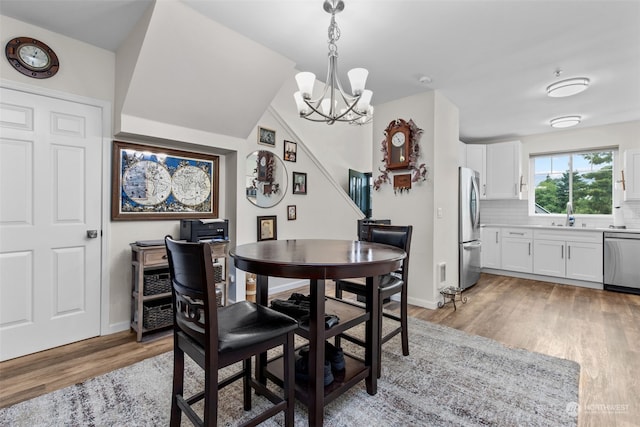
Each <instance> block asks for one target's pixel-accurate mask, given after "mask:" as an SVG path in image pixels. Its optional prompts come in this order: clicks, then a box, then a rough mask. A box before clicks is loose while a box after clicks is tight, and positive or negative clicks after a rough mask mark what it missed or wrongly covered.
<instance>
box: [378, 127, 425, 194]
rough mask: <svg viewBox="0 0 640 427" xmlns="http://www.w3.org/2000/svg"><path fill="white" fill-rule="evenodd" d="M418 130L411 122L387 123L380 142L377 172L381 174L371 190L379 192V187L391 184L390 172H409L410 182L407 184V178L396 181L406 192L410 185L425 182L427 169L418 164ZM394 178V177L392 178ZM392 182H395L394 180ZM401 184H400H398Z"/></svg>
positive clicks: (419, 130) (420, 132) (420, 130)
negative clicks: (380, 162) (380, 159)
mask: <svg viewBox="0 0 640 427" xmlns="http://www.w3.org/2000/svg"><path fill="white" fill-rule="evenodd" d="M422 132H423V131H422V129H420V128H419V127H418V126H416V124H415V123H414V122H413V120H411V119H409V121H406V120H404V119H395V120H392V121H391V122H390V123H389V126H387V128H386V129H385V131H384V140H382V144H381V145H382V148H381V150H380V151H382V163H383V167H381V168H379V169H378V170H379V171H380V172H381V175H379V176H378V177H377V178H376V179H375V180H374V181H373V188H374V189H375V190H379V189H380V186H381V185H382V184H383V183H385V182H387V183H391V176H390V175H389V174H391V173H392V171H397V170H408V171H409V172H410V180H409V182H408V183H407V178H408V177H407V176H402V178H399V179H398V180H397V183H398V187H396V186H394V188H402V189H406V190H408V189H409V188H411V183H414V182H416V183H417V182H420V181H425V180H426V179H427V167H426V165H425V164H424V163H418V157H420V145H419V144H418V142H419V141H420V137H421V136H422ZM394 178H395V177H394ZM394 181H396V180H395V179H394ZM400 182H402V183H400Z"/></svg>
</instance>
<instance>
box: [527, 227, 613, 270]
mask: <svg viewBox="0 0 640 427" xmlns="http://www.w3.org/2000/svg"><path fill="white" fill-rule="evenodd" d="M533 264H534V266H533V272H534V273H535V274H542V275H545V276H553V277H566V278H568V279H576V280H584V281H587V282H602V233H600V232H583V231H565V230H559V231H554V230H536V231H535V232H534V263H533Z"/></svg>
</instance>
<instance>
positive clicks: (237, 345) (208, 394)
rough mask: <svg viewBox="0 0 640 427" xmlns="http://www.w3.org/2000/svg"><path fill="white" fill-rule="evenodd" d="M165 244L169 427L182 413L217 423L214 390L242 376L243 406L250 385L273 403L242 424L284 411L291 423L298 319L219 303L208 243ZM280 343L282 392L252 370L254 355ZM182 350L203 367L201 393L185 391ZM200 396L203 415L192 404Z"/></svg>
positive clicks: (246, 305)
mask: <svg viewBox="0 0 640 427" xmlns="http://www.w3.org/2000/svg"><path fill="white" fill-rule="evenodd" d="M165 245H166V248H167V256H168V261H169V274H170V276H171V282H172V300H173V316H174V319H173V320H174V327H173V339H174V343H173V357H174V360H173V392H172V397H171V426H179V425H180V422H181V416H182V413H184V414H185V415H186V416H187V417H188V418H189V420H191V422H192V423H193V424H195V425H199V426H215V425H217V418H218V391H219V390H220V389H221V388H223V387H226V386H227V385H229V384H231V383H233V382H235V381H236V380H239V379H241V378H242V380H243V401H244V402H243V403H244V409H245V410H250V409H251V389H255V390H256V392H257V393H258V394H260V395H262V396H265V397H266V398H267V399H269V400H270V401H271V402H272V403H273V405H272V406H269V407H268V408H267V409H266V410H265V411H263V412H262V413H260V414H258V415H256V416H255V417H253V418H252V419H251V420H249V421H247V422H246V423H245V424H243V425H246V426H255V425H258V424H259V423H261V422H263V421H265V420H267V419H269V418H271V417H272V416H274V415H276V414H278V413H279V412H282V411H284V414H285V416H284V418H285V425H286V426H293V418H294V417H293V414H294V407H295V402H294V399H295V397H294V392H295V389H294V387H295V379H294V361H295V355H294V346H293V339H294V330H295V329H296V328H297V327H298V322H297V321H296V320H294V319H292V318H291V317H289V316H287V315H284V314H282V313H279V312H277V311H275V310H272V309H270V308H268V307H265V306H260V305H256V304H254V303H251V302H248V301H241V302H238V303H235V304H231V305H228V306H226V307H218V306H217V302H216V292H215V279H214V267H213V263H212V261H211V249H210V246H209V244H208V243H187V242H183V241H176V240H173V239H172V238H171V236H166V237H165ZM279 346H282V349H283V357H284V366H285V370H284V371H285V372H284V383H283V392H282V396H279V395H278V394H277V393H275V392H273V391H271V390H270V389H268V388H267V387H266V384H263V383H262V382H261V381H258V380H257V379H255V378H254V376H253V375H252V370H251V365H252V363H251V358H252V357H253V356H256V355H258V354H261V353H264V352H266V351H267V350H270V349H272V348H277V347H279ZM185 353H186V354H187V355H188V356H189V357H190V358H191V359H193V360H194V361H195V362H196V363H197V364H198V365H199V366H200V367H201V368H202V369H203V370H204V391H201V392H200V393H197V394H195V395H193V396H190V397H185V396H184V395H183V393H184V376H185V372H184V362H185V357H184V355H185ZM240 361H242V369H241V370H240V371H238V372H235V373H234V374H232V375H229V376H227V377H226V378H224V379H219V373H218V370H219V369H221V368H224V367H225V366H229V365H231V364H234V363H236V362H240ZM202 399H204V413H203V416H202V418H201V417H200V416H199V414H198V413H197V412H196V411H195V410H194V409H193V408H192V406H191V405H193V404H194V403H196V402H198V401H201V400H202Z"/></svg>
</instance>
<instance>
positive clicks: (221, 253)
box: [209, 243, 227, 258]
mask: <svg viewBox="0 0 640 427" xmlns="http://www.w3.org/2000/svg"><path fill="white" fill-rule="evenodd" d="M209 245H211V258H223V257H225V256H226V255H227V254H226V253H225V249H226V247H227V244H226V243H220V244H218V243H210V244H209Z"/></svg>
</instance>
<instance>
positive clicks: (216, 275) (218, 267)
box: [213, 263, 224, 283]
mask: <svg viewBox="0 0 640 427" xmlns="http://www.w3.org/2000/svg"><path fill="white" fill-rule="evenodd" d="M223 280H224V279H223V278H222V264H219V263H215V264H213V281H214V282H215V283H220V282H222V281H223Z"/></svg>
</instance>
